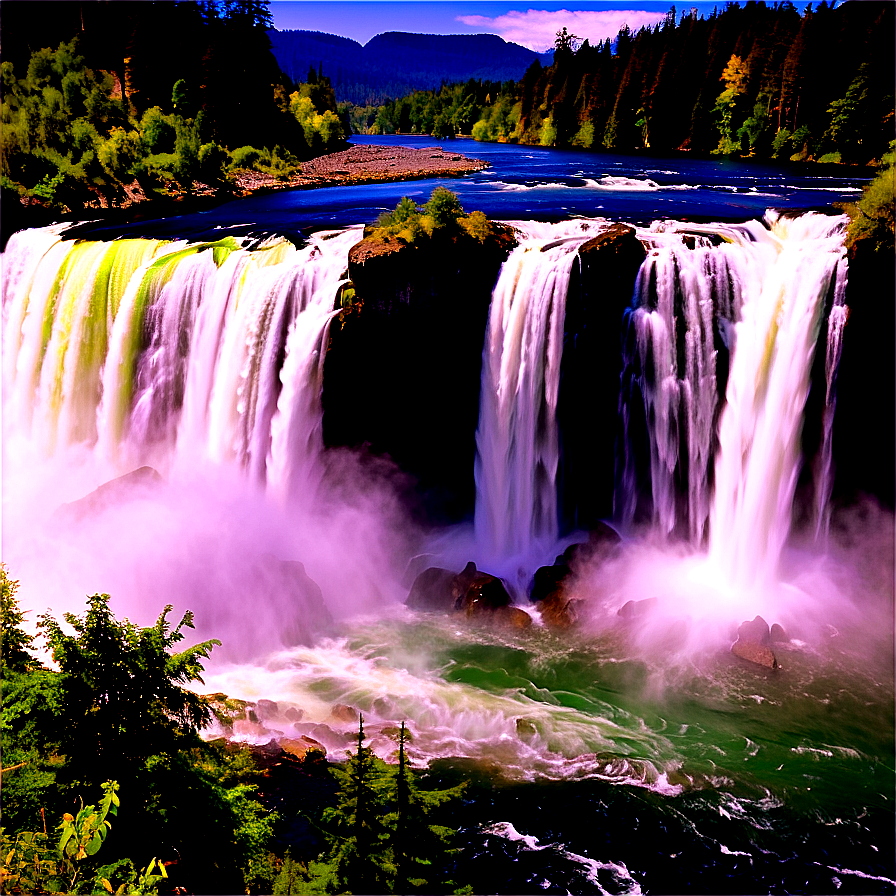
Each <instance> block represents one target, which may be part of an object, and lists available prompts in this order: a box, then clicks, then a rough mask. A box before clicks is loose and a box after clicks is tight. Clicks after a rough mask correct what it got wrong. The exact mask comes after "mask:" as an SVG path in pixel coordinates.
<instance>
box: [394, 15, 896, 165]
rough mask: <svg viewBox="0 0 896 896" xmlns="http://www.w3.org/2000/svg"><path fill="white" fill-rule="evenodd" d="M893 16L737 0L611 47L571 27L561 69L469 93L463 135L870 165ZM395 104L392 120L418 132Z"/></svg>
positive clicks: (886, 104)
mask: <svg viewBox="0 0 896 896" xmlns="http://www.w3.org/2000/svg"><path fill="white" fill-rule="evenodd" d="M723 6H724V8H722V7H723ZM893 13H894V7H893V5H892V4H877V3H875V4H848V3H847V4H839V5H838V6H837V7H836V9H835V8H833V6H829V5H828V4H827V3H821V4H820V5H818V8H817V9H813V8H812V4H809V5H808V6H806V8H805V10H804V11H803V13H802V15H800V14H799V13H798V12H797V10H796V8H795V7H794V6H793V5H792V4H790V3H782V4H774V5H772V4H764V3H748V4H734V3H728V4H724V5H722V4H720V6H719V7H718V8H717V9H716V10H714V11H713V13H712V14H711V15H709V16H707V17H698V16H697V15H696V14H695V13H684V14H682V16H681V18H680V20H679V21H678V22H676V20H675V14H674V12H671V13H670V15H668V16H667V17H666V20H665V22H664V23H663V24H662V25H657V26H655V27H653V28H649V27H644V28H642V29H641V30H639V31H638V32H637V33H635V32H632V31H631V30H630V29H628V28H625V27H623V28H622V29H621V30H620V31H619V33H618V35H617V36H616V39H615V40H613V41H611V40H606V41H601V42H599V43H598V44H597V46H591V45H590V44H589V42H588V41H584V42H582V44H581V46H577V42H576V40H575V37H574V35H570V34H569V33H568V32H566V33H565V34H564V32H562V31H561V32H559V33H558V35H557V42H556V45H555V53H554V62H553V64H552V65H551V66H549V67H545V68H543V67H542V66H540V65H538V64H533V65H532V66H531V68H530V70H529V71H528V72H527V73H526V75H525V77H524V78H523V79H522V81H520V82H519V83H516V84H505V85H500V86H499V89H495V87H494V85H488V86H487V87H486V85H484V84H483V85H482V88H483V89H482V90H481V92H480V93H478V94H475V91H472V90H471V89H470V87H469V85H464V86H463V87H462V89H463V90H464V91H466V92H468V93H469V94H470V95H471V96H472V95H474V94H475V96H476V101H477V103H478V105H479V108H480V114H479V116H478V119H477V120H476V121H474V122H473V124H472V126H471V128H470V129H469V131H466V130H464V131H463V132H464V133H471V134H472V135H473V137H474V138H475V139H477V140H490V141H518V142H520V143H526V144H531V145H539V144H540V145H543V146H550V145H555V146H558V147H567V146H576V147H581V148H583V149H588V148H595V147H602V148H604V149H608V150H613V151H631V150H637V149H640V148H645V147H649V148H650V149H651V150H653V151H657V152H663V151H676V150H689V151H692V152H697V153H702V154H709V153H713V152H718V153H725V154H733V155H749V156H755V157H757V158H778V159H791V158H794V159H797V160H803V161H805V160H815V159H820V158H821V157H823V156H824V157H827V158H833V157H834V156H833V155H832V154H833V153H836V152H839V153H840V157H841V159H842V160H843V161H844V162H847V163H860V164H867V163H868V162H869V161H870V160H872V159H875V158H880V156H881V155H882V154H883V153H884V152H885V151H886V146H887V144H888V143H889V140H890V139H891V137H892V130H893V118H894V115H893V106H894V103H893V79H892V71H893V68H894V64H896V63H894V45H893V41H892V39H891V35H892V33H893ZM832 60H835V61H836V64H832ZM720 84H721V88H722V89H721V91H720V90H719V85H720ZM458 87H460V86H459V85H458ZM455 89H457V88H455ZM448 92H449V89H448V88H443V89H442V91H441V93H440V94H438V95H435V94H433V95H432V96H433V98H434V99H439V98H440V97H442V96H447V95H448ZM421 100H422V97H421V98H420V99H418V98H416V97H414V96H412V97H411V98H409V99H408V100H405V101H401V102H402V103H405V102H409V103H410V104H411V105H414V104H416V105H420V103H421ZM394 108H395V113H394V114H392V113H390V115H389V120H390V121H391V122H392V124H393V125H394V126H395V129H396V130H400V131H404V130H407V128H406V127H405V126H404V122H403V119H400V116H399V114H398V109H399V102H398V101H396V102H395V103H394ZM441 108H443V107H442V106H441V105H438V104H437V105H436V107H435V109H434V114H437V113H438V112H439V111H440V109H441ZM511 113H512V118H511V117H510V115H511ZM433 117H434V116H433ZM431 120H432V119H427V121H431Z"/></svg>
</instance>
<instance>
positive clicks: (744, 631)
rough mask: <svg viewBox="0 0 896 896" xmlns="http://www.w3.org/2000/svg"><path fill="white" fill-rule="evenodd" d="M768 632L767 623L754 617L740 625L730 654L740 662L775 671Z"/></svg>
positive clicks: (775, 662) (775, 664)
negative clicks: (738, 658)
mask: <svg viewBox="0 0 896 896" xmlns="http://www.w3.org/2000/svg"><path fill="white" fill-rule="evenodd" d="M769 641H770V632H769V627H768V623H767V622H766V621H765V620H764V619H763V618H762V617H761V616H756V617H754V618H753V619H752V620H751V621H749V622H743V623H741V625H740V627H739V628H738V629H737V640H736V641H735V642H734V644H733V645H732V646H731V652H732V653H733V654H734V655H735V656H736V657H740V659H742V660H746V661H747V662H750V663H755V664H756V665H757V666H765V667H766V668H768V669H777V668H778V660H777V658H776V657H775V655H774V653H772V649H771V647H769Z"/></svg>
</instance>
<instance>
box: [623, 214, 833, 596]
mask: <svg viewBox="0 0 896 896" xmlns="http://www.w3.org/2000/svg"><path fill="white" fill-rule="evenodd" d="M843 222H844V219H843V218H841V217H836V218H831V217H826V216H821V215H813V214H809V215H804V216H802V217H800V218H797V219H787V218H779V217H777V216H776V215H775V214H774V213H769V214H768V215H767V224H766V225H763V224H762V223H760V222H755V221H753V222H748V223H746V224H743V225H725V224H708V225H700V226H698V225H692V224H682V223H679V222H665V223H662V224H655V225H654V226H653V227H652V228H651V229H650V230H649V231H640V232H639V236H640V237H641V239H642V241H644V242H645V244H647V245H648V246H650V247H651V248H650V253H649V255H648V257H647V259H646V260H645V262H644V264H643V265H642V268H641V270H640V272H639V275H638V279H637V282H636V285H635V294H634V299H633V303H632V307H631V309H629V311H628V312H627V313H626V316H625V320H624V322H623V327H624V339H623V346H624V350H623V375H622V383H621V390H620V420H621V424H622V431H623V439H622V444H621V445H620V451H619V460H618V466H619V470H618V471H617V492H616V509H617V514H618V515H619V517H620V519H621V520H622V522H623V523H625V524H628V523H631V521H632V519H633V517H634V514H635V508H636V503H637V498H638V494H639V483H638V471H637V469H636V467H637V446H636V445H635V444H633V436H632V434H631V426H632V424H631V418H632V415H633V413H635V411H636V410H638V409H637V408H636V407H635V404H636V403H640V404H641V406H642V408H643V410H638V412H639V413H641V414H643V417H644V419H645V422H646V429H647V438H648V443H649V444H648V451H649V476H650V494H651V498H652V514H653V528H654V529H655V530H656V531H658V532H659V533H661V534H662V535H663V536H669V535H670V534H672V533H676V534H679V535H683V536H686V537H687V538H688V539H689V540H690V541H691V542H692V543H694V544H696V545H699V544H701V543H703V542H704V541H705V540H706V538H707V536H709V541H710V553H711V555H712V556H713V557H714V558H715V559H716V560H718V561H719V562H720V563H721V566H722V567H723V568H724V569H725V570H726V573H727V574H728V575H729V576H731V577H732V579H733V580H737V581H743V580H745V579H750V578H752V576H753V575H754V574H756V575H759V576H760V577H762V576H765V577H767V576H769V575H772V571H773V570H774V568H775V566H776V563H777V557H778V555H779V554H780V550H781V547H782V546H783V541H784V539H785V538H786V535H787V532H788V531H789V527H790V515H791V509H792V503H793V494H794V489H795V486H796V479H797V476H798V474H799V465H800V454H799V438H800V433H801V427H802V415H803V409H804V406H805V402H806V398H807V396H808V387H809V373H810V370H811V366H812V358H813V354H814V350H815V344H816V341H817V339H818V334H819V327H820V324H821V320H822V316H823V314H824V311H825V305H826V302H827V299H828V296H829V293H831V294H832V303H833V307H832V309H831V312H830V315H829V318H828V334H827V350H826V352H827V359H826V377H827V396H826V403H825V410H824V419H823V440H822V449H821V453H820V459H819V463H818V472H817V474H816V517H817V519H818V521H819V523H818V525H819V527H820V528H823V526H824V520H825V519H826V518H827V517H826V515H827V510H826V507H827V502H828V500H829V498H830V494H831V485H832V460H831V455H832V425H833V414H834V409H835V384H836V371H837V366H838V364H839V358H840V345H841V339H842V333H843V324H844V323H845V320H846V316H847V313H848V310H847V309H846V306H845V305H844V304H843V301H844V297H845V288H846V270H847V269H846V262H845V259H844V257H843V226H844V223H843ZM720 352H724V353H725V354H726V355H727V358H728V363H729V364H730V373H729V375H728V377H727V382H725V381H724V379H723V377H722V376H721V375H720V371H719V369H718V368H719V365H720V360H719V354H720ZM720 412H721V422H719V419H718V418H719V414H720ZM761 569H762V570H764V572H762V573H760V570H761Z"/></svg>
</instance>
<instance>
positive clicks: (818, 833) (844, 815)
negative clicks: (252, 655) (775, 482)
mask: <svg viewBox="0 0 896 896" xmlns="http://www.w3.org/2000/svg"><path fill="white" fill-rule="evenodd" d="M777 653H778V658H779V662H780V663H781V669H779V670H777V671H771V670H765V669H762V668H759V667H754V666H751V665H749V664H745V663H743V662H741V661H740V660H738V659H736V658H735V657H733V656H732V655H731V654H730V653H729V652H728V651H727V650H722V649H719V648H717V647H715V648H711V649H708V650H707V651H706V653H705V654H699V653H696V654H695V653H691V654H690V655H688V656H684V657H682V656H681V655H680V654H671V653H669V652H667V651H664V649H663V647H662V645H658V646H657V648H656V651H655V653H654V654H653V655H651V656H645V655H644V652H643V650H640V649H637V650H636V649H634V648H633V645H632V644H631V643H630V642H629V639H628V637H627V635H626V632H625V629H624V628H621V627H612V628H609V629H604V630H603V631H595V632H593V633H591V634H588V633H578V634H575V635H571V634H570V633H568V632H563V633H552V632H550V631H548V630H546V629H544V628H541V627H533V628H531V629H529V630H526V631H522V632H516V631H514V632H509V631H496V630H494V629H482V628H480V629H471V628H470V626H469V622H468V621H467V620H457V619H446V618H435V617H427V616H424V615H420V616H415V615H410V614H398V615H396V616H394V617H393V618H391V619H388V620H381V621H371V622H366V623H365V622H360V623H357V622H356V623H354V624H353V625H352V626H351V628H350V629H349V630H347V631H346V632H344V633H343V635H342V636H341V637H337V638H332V639H329V640H325V641H323V642H321V643H319V644H317V645H315V646H312V647H302V648H295V649H292V650H289V651H285V652H283V653H281V654H279V655H278V656H277V657H276V658H274V659H273V660H271V661H270V663H269V665H268V667H267V668H266V669H265V670H264V671H263V672H262V670H258V676H259V678H258V679H257V680H256V678H255V673H251V672H249V671H248V670H247V669H245V668H243V669H241V670H236V669H234V670H231V671H230V672H228V673H222V674H221V678H220V680H218V681H215V682H212V684H213V685H214V686H215V687H218V686H220V687H221V688H222V689H223V690H227V689H228V688H230V692H231V693H234V691H235V690H236V689H239V687H240V685H242V689H243V693H242V696H248V697H249V698H250V699H251V698H253V694H255V695H257V696H262V695H264V696H270V697H274V699H277V700H281V701H293V702H294V703H296V704H297V705H300V706H303V707H305V708H306V712H307V715H306V718H305V719H304V720H303V721H302V723H300V724H298V725H297V728H296V730H297V731H299V730H301V731H302V732H304V733H307V734H309V735H310V736H312V737H316V738H318V739H320V740H322V741H323V742H325V743H326V745H327V747H328V749H329V750H330V751H331V753H332V754H333V756H334V758H337V759H338V758H342V756H344V752H343V751H344V749H346V748H348V747H350V729H351V727H352V726H351V725H350V724H348V723H346V724H345V725H343V729H344V730H342V731H339V730H338V729H339V725H338V724H337V723H336V722H334V720H333V719H332V718H331V717H329V711H330V707H332V705H333V704H337V703H343V704H349V705H351V706H354V707H357V708H358V709H360V710H361V712H362V713H363V714H364V718H365V731H366V733H367V734H368V736H370V737H371V743H372V745H373V746H374V748H375V749H377V750H378V751H379V752H380V753H381V754H382V755H384V756H388V755H390V753H391V752H392V751H393V750H394V744H393V743H392V742H391V741H389V739H388V738H387V737H385V736H382V735H380V731H381V729H383V728H386V727H387V726H388V725H390V724H394V723H395V722H397V721H400V720H405V721H407V723H408V725H409V727H410V729H411V731H412V733H413V737H414V739H413V743H412V748H411V755H412V758H413V759H414V760H415V761H416V763H417V765H418V766H420V767H427V766H428V767H429V769H430V771H429V774H430V775H435V776H437V777H439V778H440V779H442V780H451V781H456V780H468V781H470V782H471V789H470V790H469V794H470V800H468V802H467V804H466V807H465V808H464V810H462V812H461V816H460V817H459V819H458V824H459V825H460V827H461V828H462V833H463V836H464V837H465V838H466V840H465V841H464V842H465V844H466V845H465V848H464V850H463V852H462V859H461V860H460V862H461V865H463V866H464V868H466V873H467V874H468V875H475V876H476V878H477V880H479V881H480V884H478V885H475V886H476V892H492V891H494V892H508V893H524V892H667V893H675V892H706V893H722V892H726V893H727V892H744V893H760V892H815V893H827V892H832V893H833V892H838V893H839V892H844V893H845V892H862V893H864V892H873V893H879V892H880V893H889V892H893V891H894V888H896V884H894V880H896V875H894V873H893V870H894V869H893V866H894V849H893V828H894V825H893V817H894V812H893V798H894V788H896V778H894V769H893V755H894V709H893V707H894V693H893V668H892V658H891V651H888V649H887V638H886V636H885V633H881V632H878V634H877V635H876V636H874V635H869V634H867V633H865V634H863V635H861V637H857V636H856V633H854V632H842V633H839V634H837V635H836V636H833V637H828V638H827V639H826V640H824V641H821V642H818V643H815V644H812V645H808V644H802V643H800V642H797V643H792V644H790V645H787V646H780V647H778V648H777ZM253 687H255V688H257V690H255V691H254V692H253ZM328 738H330V739H329V741H328ZM340 738H341V740H340ZM480 887H481V888H480Z"/></svg>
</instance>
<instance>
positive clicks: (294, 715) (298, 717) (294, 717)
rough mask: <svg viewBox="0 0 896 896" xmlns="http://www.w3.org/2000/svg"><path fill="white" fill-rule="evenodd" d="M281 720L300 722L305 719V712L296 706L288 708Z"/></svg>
mask: <svg viewBox="0 0 896 896" xmlns="http://www.w3.org/2000/svg"><path fill="white" fill-rule="evenodd" d="M283 718H285V719H286V720H287V721H289V722H301V721H302V719H304V718H305V710H304V709H299V708H298V707H297V706H288V707H287V708H286V710H285V711H284V713H283Z"/></svg>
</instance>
